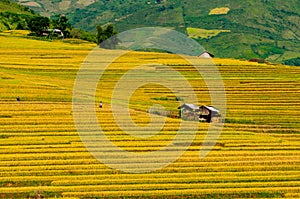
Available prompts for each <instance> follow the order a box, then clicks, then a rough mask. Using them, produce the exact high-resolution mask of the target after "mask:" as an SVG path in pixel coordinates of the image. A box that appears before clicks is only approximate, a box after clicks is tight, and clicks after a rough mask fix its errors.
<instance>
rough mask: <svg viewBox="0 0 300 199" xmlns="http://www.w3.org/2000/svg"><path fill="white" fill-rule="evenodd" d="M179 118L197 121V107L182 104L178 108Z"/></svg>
mask: <svg viewBox="0 0 300 199" xmlns="http://www.w3.org/2000/svg"><path fill="white" fill-rule="evenodd" d="M178 109H180V110H179V117H180V118H182V119H184V120H194V121H198V120H199V106H197V105H194V104H183V105H181V106H179V107H178Z"/></svg>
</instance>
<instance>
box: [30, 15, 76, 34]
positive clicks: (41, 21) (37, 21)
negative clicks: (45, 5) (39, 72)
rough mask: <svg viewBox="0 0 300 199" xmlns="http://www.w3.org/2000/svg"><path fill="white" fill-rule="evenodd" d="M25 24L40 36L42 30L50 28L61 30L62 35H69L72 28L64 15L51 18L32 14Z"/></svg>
mask: <svg viewBox="0 0 300 199" xmlns="http://www.w3.org/2000/svg"><path fill="white" fill-rule="evenodd" d="M27 24H28V28H29V30H30V31H31V32H32V33H33V35H36V36H42V35H43V33H44V31H46V30H48V29H49V28H51V29H59V30H61V31H62V33H63V35H64V37H70V30H71V29H72V27H71V25H70V23H69V22H68V19H67V17H66V16H65V15H60V16H59V15H56V16H55V17H54V18H53V19H52V20H50V19H49V18H48V17H43V16H34V17H32V18H30V19H29V20H28V22H27Z"/></svg>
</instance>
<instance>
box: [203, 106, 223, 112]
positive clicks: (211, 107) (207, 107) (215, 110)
mask: <svg viewBox="0 0 300 199" xmlns="http://www.w3.org/2000/svg"><path fill="white" fill-rule="evenodd" d="M202 107H204V108H206V109H208V110H210V111H212V112H217V113H219V112H220V111H219V110H218V109H216V108H215V107H213V106H201V108H202Z"/></svg>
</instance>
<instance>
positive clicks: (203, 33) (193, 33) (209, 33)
mask: <svg viewBox="0 0 300 199" xmlns="http://www.w3.org/2000/svg"><path fill="white" fill-rule="evenodd" d="M187 32H188V35H189V37H191V38H195V39H198V38H204V39H206V38H211V37H215V36H217V35H218V34H220V33H222V32H230V30H207V29H202V28H187Z"/></svg>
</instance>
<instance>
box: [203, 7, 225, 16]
mask: <svg viewBox="0 0 300 199" xmlns="http://www.w3.org/2000/svg"><path fill="white" fill-rule="evenodd" d="M229 10H230V8H227V7H221V8H214V9H211V10H210V12H209V13H208V14H209V15H226V14H227V13H228V12H229Z"/></svg>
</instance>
